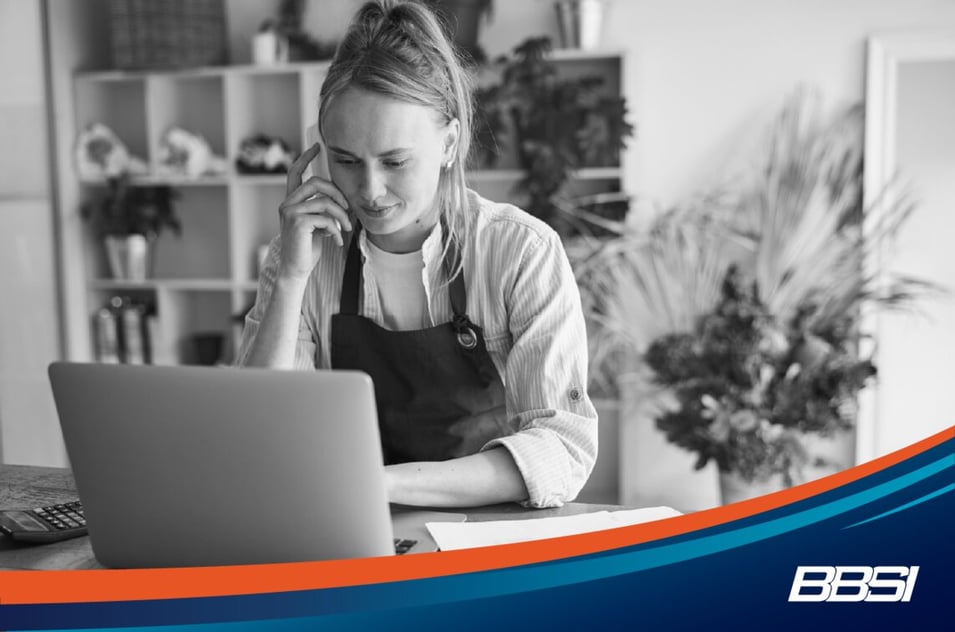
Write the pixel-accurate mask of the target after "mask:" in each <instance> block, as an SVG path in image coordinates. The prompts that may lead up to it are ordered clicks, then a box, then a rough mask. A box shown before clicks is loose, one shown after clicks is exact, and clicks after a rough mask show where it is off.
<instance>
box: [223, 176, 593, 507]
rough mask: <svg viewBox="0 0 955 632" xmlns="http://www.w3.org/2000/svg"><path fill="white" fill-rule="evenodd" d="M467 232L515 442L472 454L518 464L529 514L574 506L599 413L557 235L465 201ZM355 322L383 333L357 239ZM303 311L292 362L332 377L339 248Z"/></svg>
mask: <svg viewBox="0 0 955 632" xmlns="http://www.w3.org/2000/svg"><path fill="white" fill-rule="evenodd" d="M468 203H469V206H470V208H469V212H468V214H467V220H466V221H468V222H469V226H468V231H467V235H466V241H465V243H464V244H463V246H462V248H461V252H462V260H463V264H464V272H463V274H464V281H465V287H466V289H467V302H468V316H469V317H470V319H471V320H472V321H473V322H474V323H476V324H477V325H479V326H480V327H482V328H483V330H484V336H485V339H486V342H487V348H488V351H489V352H490V355H491V359H492V361H493V362H494V366H495V367H496V368H497V370H498V373H499V374H500V375H501V379H502V381H503V382H504V388H505V398H506V402H505V406H506V414H507V416H508V419H509V420H515V421H516V422H517V423H516V424H515V426H516V427H517V428H518V430H517V432H516V433H514V434H512V435H509V436H506V437H500V438H498V439H494V440H492V441H490V442H488V443H487V444H486V445H485V446H484V447H483V448H481V450H482V451H483V450H488V449H490V448H493V447H496V446H503V447H505V448H506V449H507V450H508V451H509V452H510V454H511V456H512V457H513V459H514V462H515V463H516V464H517V467H518V469H519V470H520V472H521V475H522V476H523V478H524V483H525V484H526V486H527V491H528V494H529V498H528V500H527V502H526V504H527V505H530V506H533V507H550V506H559V505H561V504H563V503H564V502H565V501H569V500H572V499H574V498H575V497H576V496H577V493H578V492H579V491H580V489H581V487H583V485H584V483H585V482H586V481H587V478H588V476H590V472H591V470H592V469H593V465H594V461H595V460H596V457H597V413H596V410H595V409H594V406H593V404H592V403H591V401H590V398H589V397H588V395H587V389H586V386H587V338H586V330H585V328H584V318H583V312H582V310H581V306H580V294H579V291H578V289H577V284H576V282H575V280H574V275H573V271H572V270H571V268H570V263H569V262H568V260H567V255H566V253H565V252H564V249H563V245H562V244H561V242H560V238H559V237H558V235H557V233H556V232H554V230H553V229H551V228H550V227H549V226H547V225H546V224H544V223H543V222H542V221H540V220H538V219H537V218H535V217H533V216H531V215H529V214H528V213H525V212H524V211H522V210H520V209H518V208H516V207H514V206H512V205H509V204H498V203H494V202H490V201H488V200H485V199H483V198H481V197H480V196H478V195H477V194H475V193H474V192H469V195H468ZM441 232H442V229H441V225H440V223H439V224H438V225H437V226H436V227H435V229H434V230H433V231H432V233H431V234H430V235H429V236H428V238H427V239H426V240H425V242H424V244H423V245H422V254H423V258H424V270H423V271H422V281H423V283H424V287H425V295H426V297H427V303H428V310H427V317H428V318H429V319H430V325H431V326H436V325H439V324H443V323H446V322H448V321H450V320H451V317H452V311H451V303H450V299H449V296H448V286H447V275H446V273H445V270H444V265H442V264H443V259H442V244H443V241H442V236H441ZM359 235H360V237H359V247H360V249H361V252H362V254H363V260H364V261H365V263H364V265H363V270H362V274H363V279H364V284H363V296H362V297H361V299H362V301H361V306H360V312H361V314H362V315H363V316H365V317H366V318H369V319H370V320H372V321H374V322H375V323H376V324H378V325H381V326H384V322H383V320H384V318H383V315H382V306H381V303H380V293H379V291H378V286H377V283H376V279H375V276H374V273H373V271H372V268H371V266H370V265H369V264H368V262H367V254H368V244H367V242H366V232H365V231H362V232H361V233H360V234H359ZM316 243H317V244H319V246H318V247H319V248H322V252H320V253H319V256H318V263H317V264H316V265H315V268H314V269H313V271H312V274H311V277H310V278H309V281H308V285H307V288H306V290H305V295H304V299H303V302H302V318H301V320H300V325H299V335H298V343H297V346H296V350H295V367H296V368H298V369H315V368H317V369H327V368H330V367H331V344H330V341H331V316H332V315H333V314H335V313H337V312H338V311H339V296H340V293H341V286H342V275H343V273H344V269H345V253H346V252H347V245H348V241H347V240H346V244H345V245H346V248H339V247H338V246H337V244H335V242H334V241H333V240H332V238H330V237H326V238H325V239H320V240H316ZM278 266H279V237H276V238H275V239H273V240H272V243H271V244H270V247H269V254H268V256H267V257H266V263H265V265H264V267H263V270H262V273H261V276H260V278H259V289H258V295H257V297H256V301H255V305H254V306H253V307H252V310H251V311H250V312H249V314H248V315H247V316H246V319H245V331H244V332H243V336H242V342H241V344H240V347H239V352H238V360H237V361H238V363H239V364H244V362H245V359H246V357H247V356H248V354H249V351H250V348H251V343H252V341H253V340H254V338H255V335H256V331H257V330H258V327H259V323H260V321H261V318H262V316H263V314H264V313H265V308H266V306H267V305H268V302H269V299H270V295H271V292H272V288H273V287H274V285H275V283H276V278H277V274H278Z"/></svg>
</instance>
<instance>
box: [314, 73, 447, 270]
mask: <svg viewBox="0 0 955 632" xmlns="http://www.w3.org/2000/svg"><path fill="white" fill-rule="evenodd" d="M323 128H324V132H325V145H326V148H327V149H328V168H329V173H330V174H331V177H332V182H334V183H335V186H337V187H338V188H339V189H340V190H341V192H342V193H343V194H345V197H346V198H347V199H348V205H349V210H350V211H351V212H352V213H354V214H355V215H356V216H357V217H358V220H359V221H360V222H361V224H362V226H363V227H364V228H365V230H367V231H368V235H369V238H370V239H372V241H374V243H375V244H376V245H377V246H378V247H379V248H382V249H384V250H387V251H390V252H412V251H414V250H417V249H418V248H420V247H421V244H422V243H423V242H424V240H425V238H426V237H427V236H428V234H429V233H430V231H431V229H432V228H433V227H434V225H435V224H436V223H437V221H438V209H437V207H436V204H435V198H436V193H437V190H438V181H439V178H440V175H441V169H442V168H443V167H444V165H445V164H447V162H448V160H450V159H451V157H452V156H453V155H454V154H453V148H454V145H455V143H456V141H457V130H458V125H457V121H452V122H451V123H450V124H447V125H444V124H442V123H441V122H440V121H439V120H438V116H437V114H436V113H435V112H434V111H433V110H432V109H431V108H428V107H426V106H423V105H417V104H414V103H408V102H405V101H399V100H397V99H393V98H391V97H388V96H384V95H382V94H378V93H376V92H369V91H367V90H362V89H360V88H349V89H348V90H346V91H345V92H343V93H342V94H340V95H339V96H337V97H336V98H335V100H334V101H333V102H332V103H331V104H330V105H329V107H328V110H327V111H326V115H325V121H324V124H323Z"/></svg>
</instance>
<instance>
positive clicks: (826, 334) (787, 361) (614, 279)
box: [569, 92, 934, 481]
mask: <svg viewBox="0 0 955 632" xmlns="http://www.w3.org/2000/svg"><path fill="white" fill-rule="evenodd" d="M818 112H819V109H818V99H817V98H815V97H813V95H811V94H809V93H807V92H801V93H799V94H797V95H796V96H795V97H794V98H793V99H791V100H790V101H789V102H788V103H787V105H786V107H785V108H784V110H783V112H782V114H781V115H780V116H779V117H778V119H777V121H776V125H775V127H774V129H773V133H772V135H771V142H770V144H769V150H768V152H767V155H766V159H765V161H764V163H763V164H762V165H760V166H759V168H758V169H757V170H756V171H754V173H753V175H752V177H750V178H749V179H748V180H744V181H743V184H742V187H741V188H740V189H738V190H737V191H735V192H733V191H730V190H727V189H725V188H724V189H721V190H719V191H717V192H716V193H712V194H709V195H708V196H705V197H702V198H700V199H698V200H697V201H695V202H694V203H693V204H691V205H688V206H686V207H683V208H678V209H673V210H671V211H668V212H666V213H664V214H662V215H661V216H660V217H659V218H658V219H657V220H656V221H655V222H654V223H653V225H652V226H651V227H650V229H649V230H645V231H639V230H633V229H631V228H629V227H626V226H623V225H620V226H618V227H617V228H618V231H617V235H616V236H615V237H613V238H610V239H604V240H592V239H591V240H582V242H581V243H575V244H574V248H573V249H569V253H571V254H572V257H573V258H574V259H576V262H577V263H578V277H581V278H582V279H584V281H583V282H582V283H581V291H582V295H583V299H584V305H585V308H586V309H587V316H588V321H589V323H590V325H591V349H592V371H593V373H594V375H595V379H596V380H600V381H602V382H603V383H604V385H605V386H607V385H608V384H610V385H611V386H612V385H613V384H612V382H614V381H615V378H616V377H617V375H615V373H619V372H620V371H621V370H625V371H628V372H629V373H630V377H631V378H633V380H632V382H631V384H635V385H636V388H638V389H640V392H641V394H642V395H645V396H648V397H654V398H657V403H656V404H654V405H652V406H650V409H651V410H652V414H653V416H654V417H655V418H656V419H657V425H658V427H660V428H661V429H662V430H663V431H664V432H665V433H666V435H667V437H668V438H669V439H670V440H671V441H672V442H674V443H675V444H677V445H680V446H682V447H684V448H686V449H688V450H691V451H693V452H695V453H696V454H697V456H698V461H697V465H698V467H702V466H703V465H704V464H705V463H707V462H708V461H709V460H711V459H712V460H715V461H716V463H717V464H718V465H719V468H720V469H721V470H723V471H732V472H736V473H739V474H741V475H743V476H744V477H748V478H764V477H765V476H767V475H769V474H771V473H779V474H782V475H783V477H784V478H788V479H789V480H790V481H791V480H793V478H795V477H797V476H798V473H799V468H800V467H801V466H802V465H803V464H805V463H806V459H807V458H808V455H807V454H806V452H805V449H804V448H803V443H802V436H803V435H804V434H805V433H810V432H813V433H818V434H823V435H826V434H831V433H833V432H836V431H838V430H839V429H845V428H850V427H852V425H853V424H854V421H855V419H854V416H855V397H856V394H857V393H858V391H859V389H861V388H862V387H863V386H864V384H865V382H866V380H867V379H868V378H869V377H870V376H871V375H872V374H873V373H874V372H875V367H874V366H873V365H872V363H871V362H870V361H869V360H868V359H867V358H861V357H859V354H858V342H859V340H860V339H861V338H862V337H863V336H865V335H866V332H864V331H862V330H861V322H862V314H863V313H864V310H869V309H875V308H879V309H904V308H909V307H911V306H912V305H913V304H914V302H915V301H917V300H919V299H921V298H923V297H925V296H926V294H927V293H928V292H929V291H931V290H933V289H934V288H932V287H930V286H929V285H927V284H925V283H923V282H921V281H919V280H918V279H911V278H906V277H901V276H893V275H890V274H888V273H886V272H883V271H880V270H874V269H870V267H868V266H867V265H866V263H865V262H871V261H874V257H873V255H874V253H876V252H880V251H885V250H886V248H885V246H886V245H887V244H889V243H890V242H891V241H892V239H893V238H894V236H895V235H896V234H897V233H898V231H899V230H900V229H901V227H902V226H903V225H904V223H905V220H906V219H907V218H908V217H909V216H910V215H911V213H912V212H913V210H914V204H913V203H912V201H911V198H910V197H909V196H907V195H905V194H904V193H900V192H897V191H894V190H893V191H890V192H887V194H886V195H883V196H882V197H881V198H880V199H879V201H878V202H877V203H876V204H875V205H873V206H872V207H871V208H866V209H865V212H863V208H862V203H861V185H862V168H861V167H862V163H861V160H862V151H861V144H862V110H861V108H858V107H855V108H850V109H849V110H847V111H845V112H844V113H842V114H841V115H839V116H837V117H836V119H835V120H834V122H825V121H823V119H822V118H821V117H820V116H819V114H818ZM864 229H865V230H864Z"/></svg>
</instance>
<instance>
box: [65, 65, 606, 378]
mask: <svg viewBox="0 0 955 632" xmlns="http://www.w3.org/2000/svg"><path fill="white" fill-rule="evenodd" d="M554 59H555V60H556V61H557V62H558V63H559V64H560V67H561V71H562V72H564V71H566V72H567V74H568V76H573V75H575V74H578V73H583V72H599V73H601V74H602V75H603V76H604V77H605V82H606V88H607V89H608V90H609V91H619V90H620V89H621V86H620V78H621V77H622V76H623V72H622V62H623V55H622V54H621V53H619V52H608V51H604V52H596V53H595V52H579V51H555V53H554ZM327 68H328V65H327V63H295V64H286V65H281V66H274V67H260V66H232V67H217V68H198V69H193V70H188V71H180V72H115V71H109V72H89V73H80V74H77V75H76V76H75V77H74V80H73V105H74V108H73V110H74V120H73V124H74V129H75V130H82V129H83V128H85V127H86V126H87V125H89V124H91V123H94V122H101V123H104V124H105V125H107V126H109V127H110V128H111V129H112V130H113V131H114V132H115V133H116V134H117V135H118V136H119V137H120V138H121V139H122V141H123V143H125V145H126V146H127V148H128V149H129V150H130V152H131V153H132V154H133V155H135V156H138V157H140V158H142V159H143V160H144V161H145V162H146V164H147V165H148V167H149V173H150V174H151V175H145V176H137V177H136V178H134V184H136V185H143V186H146V185H170V186H174V187H176V189H177V190H178V191H179V193H180V197H179V199H178V200H177V202H176V208H177V211H178V214H179V216H180V218H181V220H182V224H183V230H182V236H181V237H176V236H174V235H171V234H163V235H162V236H161V237H160V238H159V240H158V243H157V249H156V254H155V268H154V273H153V278H150V279H148V280H146V281H143V282H128V281H117V280H113V279H111V278H109V275H108V268H107V265H106V258H105V255H104V253H103V247H102V245H101V244H100V243H98V242H97V240H95V239H94V238H93V237H92V235H90V234H89V231H88V229H87V227H85V225H83V224H82V223H79V224H74V226H75V228H74V229H75V230H79V231H82V232H83V235H82V236H81V237H80V241H81V243H82V250H83V253H84V261H83V264H84V269H83V271H82V272H76V273H74V275H73V278H74V279H80V281H79V282H81V283H82V284H83V286H84V288H83V289H84V291H83V292H82V293H83V294H84V295H85V299H86V305H85V309H81V310H72V311H73V314H74V316H73V317H72V320H73V321H76V320H77V319H78V318H79V316H77V314H81V315H82V318H84V319H85V322H82V323H79V322H68V323H66V329H67V331H68V332H69V334H70V335H71V336H74V337H80V338H82V339H81V340H80V341H79V344H76V343H75V342H74V344H71V345H70V346H71V348H73V349H74V353H73V354H72V355H73V356H74V357H73V358H72V359H75V360H89V359H93V358H94V357H95V354H94V352H93V349H94V340H93V337H92V328H91V326H90V323H91V320H90V319H91V316H92V314H93V313H94V312H95V311H96V310H97V309H98V308H100V307H101V306H103V305H104V304H106V303H107V302H108V301H109V299H110V298H111V297H112V296H114V295H121V296H130V297H133V298H134V299H136V300H137V301H142V302H147V303H150V304H151V305H153V306H154V308H155V313H156V318H157V324H156V327H154V330H153V331H154V335H158V337H159V340H154V341H153V345H154V346H155V349H156V351H157V352H156V353H155V356H156V357H155V361H156V362H157V363H170V364H178V363H191V362H193V361H195V353H194V352H193V351H192V350H191V349H190V341H191V340H192V338H193V337H195V336H197V335H203V334H208V333H213V332H218V333H221V334H223V335H224V336H225V339H226V344H225V346H224V350H223V356H222V357H221V358H220V361H222V362H230V361H231V360H232V358H233V354H234V350H235V347H236V344H237V342H238V338H239V335H240V334H241V323H240V321H238V320H237V317H238V316H241V314H243V313H244V310H245V309H246V308H248V307H249V306H250V304H251V303H252V301H253V300H254V298H255V291H256V287H257V283H256V278H257V274H258V264H257V253H258V250H259V248H260V247H261V246H263V245H265V244H267V243H268V242H269V241H270V240H271V239H272V237H274V236H275V235H276V234H277V233H278V230H279V224H278V213H277V209H278V206H279V204H280V203H281V202H282V200H283V199H284V197H285V176H284V175H245V174H239V173H237V172H235V171H234V167H233V166H234V164H235V157H236V154H237V151H238V148H239V145H240V143H241V141H242V140H243V139H245V138H247V137H249V136H252V135H253V134H257V133H265V134H268V135H270V136H276V137H279V138H282V139H283V140H284V141H285V142H286V143H288V144H289V146H290V148H291V149H292V151H293V152H295V153H298V152H300V151H301V150H302V149H303V147H305V143H306V140H305V138H304V136H305V131H304V130H305V128H306V127H308V126H309V125H311V124H313V122H314V120H315V118H316V116H317V113H318V94H319V90H320V87H321V84H322V81H323V79H324V77H325V73H326V71H327ZM173 126H176V127H181V128H184V129H187V130H189V131H190V132H193V133H198V134H200V135H202V136H203V137H204V138H205V139H206V140H207V141H208V142H209V144H210V146H211V148H212V150H213V151H214V152H215V153H216V154H217V155H220V156H224V157H225V158H226V161H227V163H228V165H229V171H228V172H227V173H225V174H224V175H216V176H204V177H200V178H196V179H190V178H186V177H166V176H161V175H156V174H159V173H160V170H159V160H158V156H159V146H160V141H161V138H162V136H163V134H165V132H166V131H167V130H168V129H169V128H170V127H173ZM514 166H515V165H514V164H513V163H510V164H508V162H507V161H506V160H505V161H502V164H501V167H502V168H501V169H494V170H481V171H474V172H472V173H471V179H470V180H471V186H473V187H474V188H475V189H476V190H477V191H478V192H480V193H481V194H483V195H486V196H488V197H491V198H494V199H502V200H503V199H507V200H513V199H514V197H513V187H514V184H515V183H516V182H517V181H518V180H519V178H520V176H521V172H520V170H518V169H516V168H514ZM622 172H623V169H622V167H612V168H594V169H583V170H581V171H580V172H579V174H578V177H577V178H576V180H575V183H574V186H575V189H576V190H577V191H579V192H581V193H592V192H597V191H610V190H619V186H620V179H621V174H622ZM74 173H75V172H74ZM73 177H74V178H75V175H74V176H73ZM75 184H76V186H77V188H78V193H79V195H78V196H77V197H78V199H82V198H85V197H86V195H88V194H89V193H90V192H91V191H92V190H93V189H95V188H96V187H102V186H103V184H104V183H103V181H102V180H95V179H94V180H90V179H86V180H80V179H78V178H76V179H75ZM515 201H516V202H518V203H519V200H515ZM67 282H68V283H69V282H70V280H69V279H68V280H67ZM76 349H79V350H80V351H79V352H77V351H75V350H76Z"/></svg>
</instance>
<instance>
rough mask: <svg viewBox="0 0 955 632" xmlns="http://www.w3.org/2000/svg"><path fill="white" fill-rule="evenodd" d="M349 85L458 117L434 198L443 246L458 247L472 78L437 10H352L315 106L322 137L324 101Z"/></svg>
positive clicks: (395, 1) (403, 5)
mask: <svg viewBox="0 0 955 632" xmlns="http://www.w3.org/2000/svg"><path fill="white" fill-rule="evenodd" d="M351 87H358V88H362V89H364V90H368V91H371V92H376V93H378V94H383V95H386V96H389V97H392V98H394V99H398V100H401V101H406V102H410V103H416V104H419V105H424V106H427V107H429V108H431V109H433V110H434V111H435V112H436V113H437V114H438V115H439V117H440V119H441V120H442V121H443V122H444V123H445V124H447V123H450V122H451V121H452V120H454V119H457V120H458V124H459V126H460V131H459V134H458V141H457V145H456V146H455V154H454V157H453V158H452V160H451V165H450V167H448V168H442V170H441V176H440V178H439V182H438V191H437V194H436V203H437V204H438V208H439V212H440V213H441V217H442V219H443V221H444V224H445V226H446V230H447V237H448V239H447V240H446V241H445V249H446V250H447V248H448V247H449V246H450V242H451V241H452V240H453V241H455V242H456V243H457V244H458V250H459V251H460V249H461V247H462V245H463V244H464V243H466V240H465V232H466V230H467V222H466V221H465V218H464V213H465V212H466V211H467V207H468V200H467V182H466V179H465V167H466V163H467V157H468V151H469V150H470V146H471V129H472V118H473V104H472V88H471V78H470V76H469V75H468V73H467V72H466V71H465V69H464V64H463V63H462V60H461V58H460V57H459V56H458V53H457V52H456V51H455V49H454V47H453V46H452V44H451V43H450V42H449V41H448V38H447V36H446V35H445V31H444V30H443V28H442V25H441V23H440V22H439V21H438V18H437V17H436V16H435V14H434V13H432V11H431V10H430V9H428V8H427V7H426V6H424V5H422V4H418V3H415V2H402V1H400V0H374V1H372V2H368V3H366V4H365V5H363V6H362V7H361V9H359V10H358V13H357V14H356V15H355V18H354V19H353V20H352V23H351V25H350V26H349V27H348V30H347V31H346V33H345V37H344V39H342V41H341V43H340V44H339V46H338V50H337V51H336V52H335V58H334V59H333V60H332V63H331V66H330V67H329V69H328V74H327V76H326V77H325V82H324V83H323V84H322V89H321V101H320V104H319V109H318V127H319V130H320V133H322V136H324V131H323V129H322V124H323V120H324V118H325V115H326V113H327V111H328V107H329V105H330V104H331V103H332V102H333V101H334V99H335V97H336V96H338V95H340V94H341V93H343V92H344V91H346V90H347V89H348V88H351ZM462 260H463V257H459V259H458V262H457V264H456V266H455V269H454V270H453V271H452V273H451V276H452V277H453V276H454V275H456V274H457V273H458V272H459V271H460V268H461V261H462Z"/></svg>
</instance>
